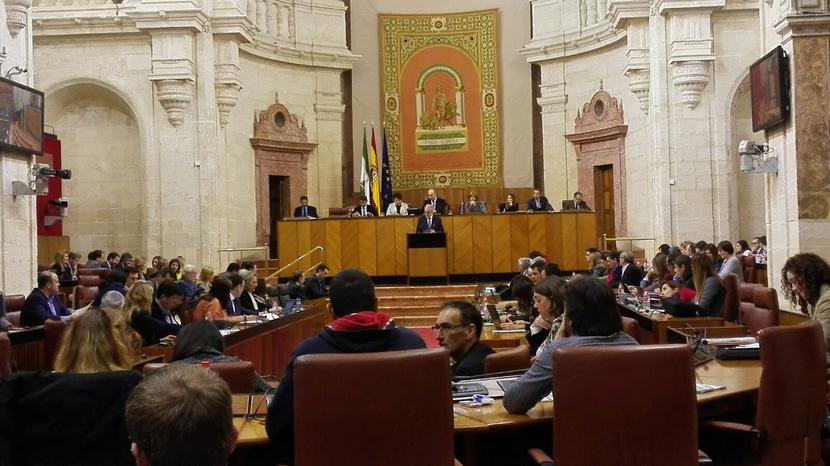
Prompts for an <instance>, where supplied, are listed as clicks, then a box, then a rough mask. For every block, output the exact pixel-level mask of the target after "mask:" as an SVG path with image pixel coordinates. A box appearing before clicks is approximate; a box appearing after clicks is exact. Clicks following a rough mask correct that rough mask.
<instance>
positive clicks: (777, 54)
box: [749, 45, 790, 132]
mask: <svg viewBox="0 0 830 466" xmlns="http://www.w3.org/2000/svg"><path fill="white" fill-rule="evenodd" d="M788 61H789V60H788V57H787V54H786V53H784V49H783V48H782V47H781V46H780V45H779V46H778V47H776V48H774V49H772V51H770V52H769V53H767V54H766V55H764V56H763V57H761V59H760V60H758V61H756V62H755V63H753V64H752V66H750V67H749V87H750V94H751V96H752V131H753V132H755V131H761V130H764V129H767V128H770V127H772V126H775V125H777V124H779V123H782V122H784V121H786V120H787V118H788V117H789V115H790V85H789V81H790V79H789V77H790V67H789V63H788Z"/></svg>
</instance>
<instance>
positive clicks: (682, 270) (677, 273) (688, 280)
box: [672, 254, 695, 290]
mask: <svg viewBox="0 0 830 466" xmlns="http://www.w3.org/2000/svg"><path fill="white" fill-rule="evenodd" d="M672 266H673V267H674V277H672V279H673V280H674V281H676V282H679V283H680V286H682V287H683V288H689V289H692V290H694V289H695V284H694V280H692V259H691V256H687V255H685V254H683V255H680V256H677V257H675V258H674V260H673V261H672Z"/></svg>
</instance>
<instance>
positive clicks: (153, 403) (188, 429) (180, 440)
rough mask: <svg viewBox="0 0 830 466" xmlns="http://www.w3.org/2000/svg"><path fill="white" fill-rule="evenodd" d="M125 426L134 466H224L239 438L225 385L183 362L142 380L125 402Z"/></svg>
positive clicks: (201, 369)
mask: <svg viewBox="0 0 830 466" xmlns="http://www.w3.org/2000/svg"><path fill="white" fill-rule="evenodd" d="M126 424H127V432H128V433H129V435H130V440H132V442H133V443H132V453H133V456H134V457H135V461H136V465H137V466H167V465H182V466H184V465H194V466H195V465H199V466H225V465H226V464H228V457H229V456H230V454H231V452H232V451H233V449H234V447H235V446H236V440H237V438H238V436H239V433H238V432H237V430H236V428H235V427H234V426H233V410H232V403H231V391H230V389H229V388H228V384H227V383H225V381H224V380H222V379H221V378H219V376H218V375H216V374H215V373H213V372H212V371H210V370H208V369H205V368H202V367H196V366H191V365H188V364H182V365H178V364H171V365H169V366H167V367H165V368H164V369H162V370H159V371H156V372H154V373H153V374H151V375H148V376H147V377H145V378H144V380H142V381H141V383H139V384H138V385H137V386H136V387H135V389H133V391H132V393H130V397H129V398H128V399H127V409H126Z"/></svg>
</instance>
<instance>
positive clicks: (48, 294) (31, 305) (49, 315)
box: [20, 271, 71, 327]
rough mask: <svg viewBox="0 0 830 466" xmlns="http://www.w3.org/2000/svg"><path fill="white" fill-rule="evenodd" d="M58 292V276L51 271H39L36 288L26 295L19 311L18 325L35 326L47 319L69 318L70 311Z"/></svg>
mask: <svg viewBox="0 0 830 466" xmlns="http://www.w3.org/2000/svg"><path fill="white" fill-rule="evenodd" d="M59 292H60V283H59V282H58V276H57V275H56V274H55V273H54V272H52V271H46V272H41V273H40V274H38V276H37V288H35V289H34V290H32V293H31V294H29V296H27V297H26V302H25V303H24V304H23V309H21V311H20V326H21V327H35V326H37V325H43V324H44V323H46V321H47V320H69V319H71V316H70V311H69V309H67V307H66V306H64V305H63V303H61V302H60V301H59V300H58V298H57V296H58V293H59Z"/></svg>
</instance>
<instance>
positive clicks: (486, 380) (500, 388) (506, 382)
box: [453, 375, 553, 401]
mask: <svg viewBox="0 0 830 466" xmlns="http://www.w3.org/2000/svg"><path fill="white" fill-rule="evenodd" d="M518 378H519V377H518V376H516V375H509V376H500V377H482V378H477V379H469V380H464V381H463V382H455V383H454V384H453V385H467V384H470V385H472V384H477V385H481V386H483V387H484V388H485V389H486V390H487V393H486V395H487V396H489V397H490V398H503V397H504V392H505V390H507V387H509V386H510V385H511V384H513V383H515V382H516V379H518ZM470 398H472V395H470ZM551 400H553V393H548V395H547V396H546V397H544V398H542V401H551ZM453 401H461V400H460V399H456V398H455V397H454V398H453Z"/></svg>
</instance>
